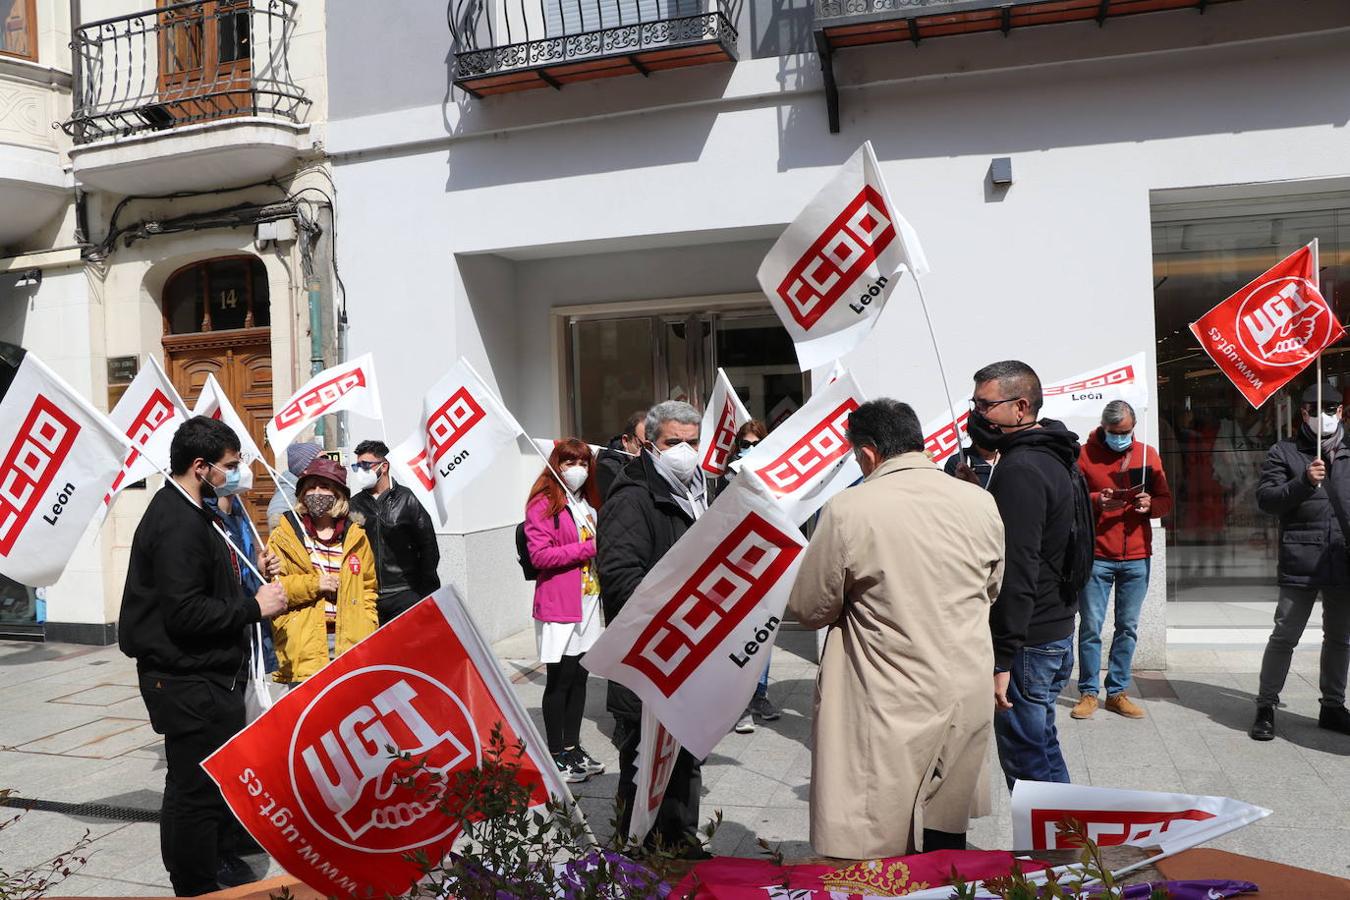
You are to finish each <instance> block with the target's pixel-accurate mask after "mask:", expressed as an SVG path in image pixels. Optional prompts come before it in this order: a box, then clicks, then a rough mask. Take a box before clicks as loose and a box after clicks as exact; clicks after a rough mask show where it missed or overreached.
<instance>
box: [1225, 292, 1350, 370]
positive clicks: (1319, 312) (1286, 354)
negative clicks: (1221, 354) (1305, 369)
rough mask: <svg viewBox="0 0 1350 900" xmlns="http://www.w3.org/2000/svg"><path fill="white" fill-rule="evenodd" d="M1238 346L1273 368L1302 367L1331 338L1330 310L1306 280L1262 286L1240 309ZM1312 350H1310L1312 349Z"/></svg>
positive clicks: (1246, 298)
mask: <svg viewBox="0 0 1350 900" xmlns="http://www.w3.org/2000/svg"><path fill="white" fill-rule="evenodd" d="M1237 320H1238V329H1237V332H1238V343H1240V344H1241V345H1242V349H1243V350H1245V351H1247V353H1248V354H1249V355H1250V356H1252V357H1254V358H1256V359H1259V360H1261V361H1262V362H1264V363H1266V364H1267V365H1271V366H1303V365H1304V364H1306V363H1307V362H1308V361H1309V360H1310V359H1312V358H1313V356H1315V355H1316V354H1317V351H1319V350H1320V349H1321V348H1322V347H1323V346H1325V345H1326V343H1327V341H1328V340H1329V339H1330V338H1331V329H1332V328H1333V327H1334V323H1333V321H1332V316H1331V310H1330V309H1329V308H1328V307H1327V304H1326V301H1325V300H1323V299H1322V295H1321V294H1320V293H1318V290H1317V287H1316V286H1315V285H1314V284H1313V283H1312V282H1311V281H1309V280H1307V279H1306V278H1296V277H1286V278H1276V279H1273V280H1271V281H1267V282H1266V283H1264V284H1262V285H1259V286H1258V287H1256V288H1255V289H1253V290H1252V292H1251V293H1250V294H1248V295H1247V296H1246V297H1245V298H1243V301H1242V305H1241V306H1239V307H1238V314H1237ZM1309 348H1311V349H1309Z"/></svg>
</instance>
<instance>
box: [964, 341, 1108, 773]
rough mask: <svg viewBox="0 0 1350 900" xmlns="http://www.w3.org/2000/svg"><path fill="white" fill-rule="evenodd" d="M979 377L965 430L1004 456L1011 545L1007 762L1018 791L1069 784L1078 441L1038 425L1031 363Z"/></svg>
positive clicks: (1000, 683)
mask: <svg viewBox="0 0 1350 900" xmlns="http://www.w3.org/2000/svg"><path fill="white" fill-rule="evenodd" d="M974 380H975V393H974V395H973V396H972V397H971V400H970V418H969V419H968V420H967V423H966V428H967V430H968V431H969V433H970V438H971V440H972V441H974V442H975V444H976V445H978V446H980V447H983V448H985V449H986V450H994V451H997V452H998V454H999V463H998V465H997V466H996V467H995V468H994V471H993V474H992V476H991V477H990V479H989V493H990V494H992V495H993V497H994V501H995V503H997V504H998V511H999V517H1000V518H1001V519H1002V520H1003V533H1004V545H1005V546H1004V567H1005V568H1004V573H1003V586H1002V588H1001V589H1000V591H999V594H998V599H997V600H996V601H995V602H994V605H993V607H992V608H991V609H990V611H989V629H990V632H991V633H992V636H993V644H994V673H993V675H994V705H995V710H996V712H995V715H994V737H995V739H996V741H997V744H998V757H999V762H1000V763H1001V764H1002V766H1003V774H1004V776H1005V777H1006V778H1007V780H1008V787H1009V788H1011V787H1012V786H1013V784H1014V782H1016V781H1017V780H1018V779H1025V780H1030V781H1057V782H1067V781H1068V780H1069V770H1068V767H1067V766H1066V765H1065V763H1064V756H1063V754H1062V753H1061V751H1060V747H1059V734H1058V732H1057V731H1056V729H1055V698H1056V697H1058V696H1059V693H1060V691H1062V690H1063V689H1064V686H1065V684H1067V683H1068V681H1069V676H1070V675H1072V674H1073V655H1074V654H1073V629H1074V614H1075V613H1076V612H1077V611H1078V592H1077V587H1076V586H1075V585H1074V584H1073V583H1072V579H1071V578H1069V577H1068V575H1069V573H1070V567H1071V562H1072V561H1073V559H1074V557H1075V547H1074V522H1075V519H1076V507H1075V504H1076V503H1077V502H1079V500H1078V497H1077V493H1076V492H1077V491H1078V488H1077V487H1076V482H1075V479H1076V480H1077V481H1081V480H1082V476H1081V475H1079V474H1078V473H1077V461H1078V451H1079V447H1078V435H1076V434H1074V433H1073V432H1071V431H1069V430H1068V429H1066V428H1065V427H1064V424H1063V423H1062V422H1057V421H1055V420H1053V419H1041V420H1038V419H1037V415H1038V414H1039V413H1040V410H1041V380H1040V378H1039V377H1037V375H1036V372H1035V371H1034V370H1033V369H1032V368H1031V367H1030V366H1028V365H1027V364H1026V363H1024V362H1019V361H1018V360H1011V359H1010V360H1004V361H1002V362H996V363H991V364H990V365H987V366H985V367H984V368H983V369H980V371H978V372H976V373H975V379H974ZM1082 503H1083V504H1084V505H1086V503H1087V499H1086V497H1083V498H1082ZM1084 515H1086V512H1084ZM1087 538H1088V539H1089V540H1090V539H1091V535H1090V534H1089V535H1087Z"/></svg>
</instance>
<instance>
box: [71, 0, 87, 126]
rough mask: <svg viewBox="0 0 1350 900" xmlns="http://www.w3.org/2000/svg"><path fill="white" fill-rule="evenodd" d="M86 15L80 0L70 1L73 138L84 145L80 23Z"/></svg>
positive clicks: (82, 67)
mask: <svg viewBox="0 0 1350 900" xmlns="http://www.w3.org/2000/svg"><path fill="white" fill-rule="evenodd" d="M83 16H84V14H83V13H82V12H81V11H80V0H70V112H71V116H72V117H74V118H75V134H74V135H72V137H73V138H74V139H75V143H77V144H79V143H82V142H83V140H84V125H83V123H82V122H81V120H80V119H79V115H80V100H81V95H82V93H83V91H82V90H81V89H82V88H83V84H82V83H81V82H82V80H83V76H84V65H83V63H84V61H83V60H82V59H80V42H79V40H78V37H79V33H80V23H81V22H82V21H83V20H84V19H83Z"/></svg>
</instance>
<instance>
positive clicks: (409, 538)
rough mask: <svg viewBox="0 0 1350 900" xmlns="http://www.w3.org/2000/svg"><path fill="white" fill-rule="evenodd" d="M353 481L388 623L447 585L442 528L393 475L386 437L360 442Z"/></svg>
mask: <svg viewBox="0 0 1350 900" xmlns="http://www.w3.org/2000/svg"><path fill="white" fill-rule="evenodd" d="M347 480H348V483H349V484H350V485H351V488H352V510H353V511H355V512H357V513H359V514H360V515H361V516H363V517H364V518H365V529H366V536H367V537H369V538H370V546H371V548H372V549H373V550H374V551H375V570H376V572H377V573H379V580H380V599H379V602H378V610H379V616H380V625H381V626H384V625H386V624H388V623H389V622H390V621H391V620H392V619H393V618H394V617H395V616H397V615H399V614H400V613H403V612H405V611H407V610H408V609H411V608H412V606H413V605H414V604H416V603H417V601H418V600H421V599H422V598H423V597H425V596H426V595H427V594H430V593H432V592H433V591H435V590H436V589H437V588H439V587H440V586H441V579H440V576H439V575H438V574H437V573H436V567H437V566H438V565H440V561H441V551H440V547H439V546H438V545H437V543H436V526H435V525H433V524H432V522H431V516H430V515H428V514H427V511H426V509H424V508H423V506H422V504H421V503H419V502H418V500H417V496H416V495H415V494H413V492H412V491H410V490H408V489H407V488H406V487H404V486H403V485H401V484H398V483H396V482H395V481H394V478H393V476H392V475H391V474H390V473H389V448H388V447H387V446H385V444H384V442H383V441H362V442H361V443H359V444H357V445H356V462H354V463H352V465H351V474H350V475H348V476H347Z"/></svg>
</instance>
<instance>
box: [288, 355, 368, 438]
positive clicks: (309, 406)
mask: <svg viewBox="0 0 1350 900" xmlns="http://www.w3.org/2000/svg"><path fill="white" fill-rule="evenodd" d="M343 410H350V411H351V412H354V413H358V414H359V415H363V416H368V417H369V418H372V419H380V418H383V413H382V412H381V411H380V391H379V387H378V386H377V385H376V382H375V359H374V357H372V356H371V355H370V354H369V353H367V354H365V355H364V356H358V357H357V358H356V359H354V360H351V361H350V362H345V363H342V364H341V365H337V366H333V367H332V368H330V369H324V370H323V371H322V372H320V373H319V374H317V375H315V376H314V377H313V378H311V379H310V380H309V381H307V382H305V386H304V387H302V388H301V389H300V390H298V391H296V392H295V394H294V395H293V396H292V397H291V399H289V400H287V401H286V402H285V403H284V404H283V405H282V407H281V409H279V410H278V411H277V414H276V415H274V416H273V417H272V418H271V419H270V420H268V422H267V443H268V444H270V445H271V447H272V452H273V453H274V454H276V458H277V462H278V465H280V462H281V459H282V456H281V454H282V453H284V452H285V450H286V448H287V447H289V446H290V445H291V443H292V442H293V441H294V440H295V439H296V438H298V437H299V436H300V433H301V432H302V431H304V430H305V429H306V428H307V427H309V425H310V424H311V423H313V422H314V421H315V420H316V419H318V418H319V417H320V416H326V415H328V414H330V413H335V412H341V411H343Z"/></svg>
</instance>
